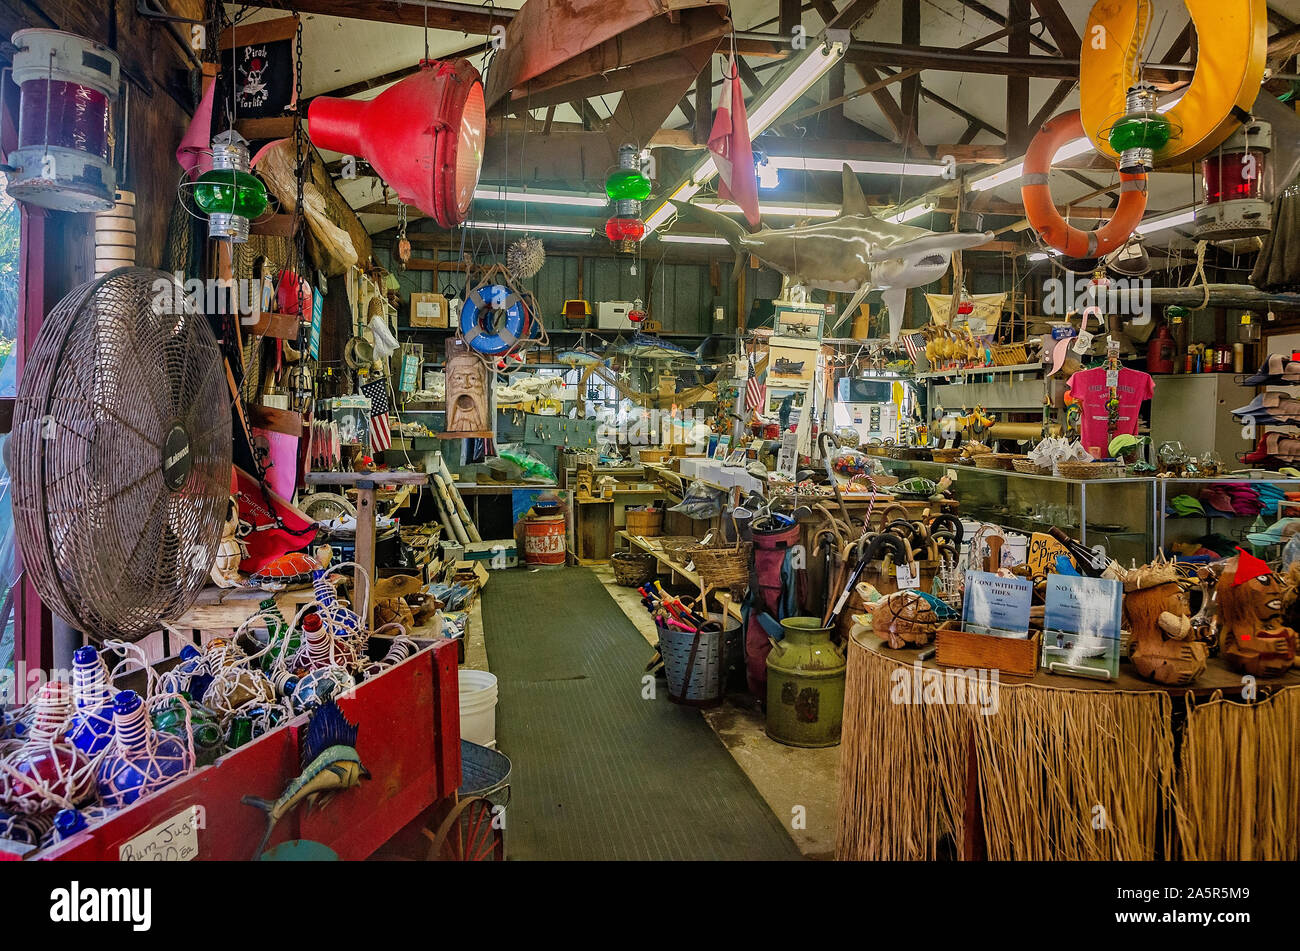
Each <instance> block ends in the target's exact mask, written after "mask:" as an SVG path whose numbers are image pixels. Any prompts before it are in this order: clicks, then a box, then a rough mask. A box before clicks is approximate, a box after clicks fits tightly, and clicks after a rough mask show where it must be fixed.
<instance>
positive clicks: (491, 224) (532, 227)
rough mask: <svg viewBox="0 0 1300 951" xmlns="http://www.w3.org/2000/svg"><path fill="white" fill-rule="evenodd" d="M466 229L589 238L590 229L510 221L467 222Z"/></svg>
mask: <svg viewBox="0 0 1300 951" xmlns="http://www.w3.org/2000/svg"><path fill="white" fill-rule="evenodd" d="M464 227H466V228H484V229H486V230H488V231H536V232H538V233H539V234H580V235H585V236H590V235H591V233H592V229H591V228H575V227H569V226H567V225H543V224H524V223H523V222H522V221H512V222H510V223H508V224H506V223H504V222H500V221H467V222H465V224H464Z"/></svg>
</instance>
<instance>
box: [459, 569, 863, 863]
mask: <svg viewBox="0 0 1300 951" xmlns="http://www.w3.org/2000/svg"><path fill="white" fill-rule="evenodd" d="M592 571H593V572H594V573H595V574H596V576H597V577H598V578H600V580H601V582H602V583H603V584H604V585H605V589H606V590H607V591H608V592H609V593H610V596H611V597H613V599H614V600H615V602H617V603H618V606H619V607H620V608H622V610H623V613H624V614H626V615H627V616H628V618H630V619H631V621H632V623H633V624H634V625H636V629H637V630H638V631H640V632H641V636H642V637H644V638H645V639H646V643H647V644H650V645H653V644H655V643H656V642H657V641H658V634H657V633H656V631H655V626H654V622H653V621H651V620H650V615H649V613H648V612H647V611H646V609H645V608H644V607H643V606H642V604H641V595H640V594H638V593H637V591H636V589H635V588H623V587H619V586H618V585H617V584H615V583H614V572H613V569H611V568H609V567H607V566H602V565H597V566H594V567H593V568H592ZM471 624H472V621H471ZM646 656H647V659H649V655H648V654H647V655H646ZM744 699H745V698H743V697H738V696H734V695H733V696H731V697H729V698H728V699H727V700H726V702H724V703H723V704H722V705H721V706H719V707H712V708H710V709H706V710H701V711H700V712H701V714H702V715H703V717H704V719H705V720H706V721H707V722H708V724H709V726H710V727H712V728H713V732H714V733H716V734H717V735H718V739H720V740H722V744H723V745H724V746H725V747H726V748H727V750H728V752H730V753H731V755H732V756H733V757H734V758H735V760H736V762H737V763H738V764H739V765H740V768H741V769H742V770H744V772H745V775H746V776H748V777H749V781H750V782H751V783H753V784H754V788H755V789H757V790H758V794H759V795H760V796H762V797H763V799H764V801H765V802H767V804H768V806H769V807H770V808H771V809H772V811H773V812H774V813H776V816H777V818H778V819H780V820H781V822H782V824H783V825H784V826H785V828H786V830H787V831H788V832H789V833H790V837H791V838H792V839H794V842H795V845H796V846H798V848H799V851H800V852H802V853H803V855H804V856H805V857H806V858H810V859H829V858H831V857H832V856H833V855H834V851H835V818H836V814H837V809H838V806H839V782H838V773H839V763H840V748H839V747H838V746H832V747H829V748H827V749H821V750H804V749H798V748H796V747H793V746H783V745H782V744H780V743H777V742H775V741H773V740H770V739H768V737H767V734H766V733H765V732H764V719H763V713H762V711H760V710H759V709H758V706H757V703H754V704H753V705H742V704H743V701H744Z"/></svg>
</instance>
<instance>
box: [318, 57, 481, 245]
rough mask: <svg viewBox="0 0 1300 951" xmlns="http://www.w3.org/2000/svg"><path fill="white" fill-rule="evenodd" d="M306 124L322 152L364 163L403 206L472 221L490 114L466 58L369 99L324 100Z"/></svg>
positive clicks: (431, 67)
mask: <svg viewBox="0 0 1300 951" xmlns="http://www.w3.org/2000/svg"><path fill="white" fill-rule="evenodd" d="M307 123H308V135H309V136H310V137H311V141H312V143H313V144H314V145H316V147H317V148H321V149H329V150H331V151H335V152H342V153H344V154H345V155H356V156H360V157H363V158H365V160H366V161H367V162H369V163H370V164H371V166H373V167H374V169H375V171H376V172H378V173H379V175H380V176H381V177H382V178H383V179H384V181H386V182H387V183H388V184H389V185H391V186H392V187H393V188H394V189H396V190H397V195H398V197H399V198H400V199H401V200H402V201H403V202H405V203H406V204H408V205H414V206H415V207H416V208H419V209H420V210H421V211H422V212H424V213H425V214H427V215H430V216H432V217H433V218H434V219H435V220H436V221H437V222H438V224H440V225H441V226H442V227H444V228H451V227H454V226H455V225H458V224H460V223H461V222H463V221H464V220H465V218H466V217H467V216H468V214H469V206H470V202H471V201H473V199H474V188H475V186H476V185H478V176H479V171H480V170H481V169H482V167H483V138H484V135H485V134H486V131H487V116H486V111H485V109H484V106H483V84H482V82H481V81H480V80H479V74H478V70H476V69H475V68H474V67H473V65H471V64H470V63H469V62H468V61H467V60H463V59H457V60H450V61H447V62H435V61H425V62H424V63H422V64H421V69H420V71H419V72H418V73H416V74H415V75H413V76H408V77H407V78H406V79H403V80H402V81H401V82H400V83H397V84H396V85H394V86H392V87H391V88H389V89H388V90H387V91H385V92H384V93H382V94H381V95H379V96H377V97H376V98H374V99H371V100H369V101H355V100H352V99H332V98H330V97H328V96H320V97H318V98H316V99H313V100H312V102H311V105H310V106H309V107H308V109H307Z"/></svg>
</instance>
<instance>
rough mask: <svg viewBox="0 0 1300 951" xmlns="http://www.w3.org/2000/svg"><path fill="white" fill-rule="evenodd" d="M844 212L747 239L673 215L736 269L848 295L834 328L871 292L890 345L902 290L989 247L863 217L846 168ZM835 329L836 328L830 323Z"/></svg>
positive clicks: (729, 225)
mask: <svg viewBox="0 0 1300 951" xmlns="http://www.w3.org/2000/svg"><path fill="white" fill-rule="evenodd" d="M841 176H842V178H843V181H844V206H843V208H842V209H841V210H840V214H839V216H838V217H836V218H828V219H825V220H823V221H817V222H814V223H812V224H805V225H796V226H795V227H793V228H783V229H781V230H774V229H772V228H763V229H761V230H759V231H756V232H754V233H753V234H750V233H749V232H748V231H746V230H745V229H744V228H743V227H741V226H740V225H739V224H737V223H736V222H735V221H733V220H732V219H730V218H728V217H727V216H726V215H721V214H718V213H717V212H714V211H709V210H708V209H706V208H700V207H698V206H696V205H690V204H686V203H684V202H679V201H674V202H673V204H674V205H675V206H676V207H677V210H678V211H682V212H687V213H689V214H693V215H695V216H697V217H699V218H702V219H704V220H706V221H708V222H709V223H710V224H711V225H712V226H713V227H714V228H715V229H716V230H717V232H718V233H719V234H720V235H722V236H723V237H724V238H726V240H727V243H728V244H729V245H731V247H732V248H733V249H734V250H735V252H736V262H737V266H736V268H735V269H734V270H733V271H732V279H733V280H735V279H736V276H737V275H739V273H740V264H741V262H742V260H743V258H744V256H745V255H747V254H752V255H753V256H754V257H756V258H758V260H760V261H762V262H763V263H764V264H766V265H767V266H768V267H770V268H773V269H774V270H777V271H780V272H781V273H782V274H784V275H785V276H786V278H787V279H789V280H790V281H791V282H792V283H794V284H797V285H803V286H804V287H810V288H818V289H820V290H826V291H837V292H840V293H852V294H853V298H852V299H851V300H850V301H849V304H848V306H847V307H846V308H845V309H844V311H843V312H842V315H841V317H840V320H841V322H842V321H843V320H845V319H846V318H847V317H848V316H849V315H850V314H852V313H854V312H855V311H856V310H857V309H858V305H860V304H861V303H862V299H863V298H864V297H866V296H867V292H868V291H871V290H879V291H881V292H882V295H881V296H882V297H883V299H884V301H885V306H886V307H887V308H888V309H889V339H890V342H891V343H897V342H898V336H899V332H900V331H901V330H902V328H903V307H904V305H905V303H906V300H907V289H908V288H909V287H921V286H923V285H925V284H929V283H931V282H932V281H936V280H938V279H939V278H940V277H942V276H943V274H944V272H946V271H947V270H948V266H949V264H950V263H951V262H952V255H953V252H954V251H964V250H966V249H968V248H975V247H979V246H980V245H981V244H985V243H987V242H989V241H992V240H993V233H992V232H991V231H953V232H948V233H945V234H938V233H935V232H933V231H927V230H925V229H924V228H916V227H913V226H912V225H904V224H894V223H893V222H889V221H883V220H881V219H880V218H877V217H876V216H875V215H873V214H872V213H871V209H870V208H868V207H867V199H866V196H865V195H863V193H862V186H861V185H859V184H858V179H857V176H856V175H854V174H853V170H852V169H851V168H849V166H848V164H847V163H846V164H845V165H844V168H843V170H842V172H841ZM837 326H838V324H837Z"/></svg>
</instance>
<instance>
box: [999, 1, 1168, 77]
mask: <svg viewBox="0 0 1300 951" xmlns="http://www.w3.org/2000/svg"><path fill="white" fill-rule="evenodd" d="M1033 4H1034V9H1035V10H1037V11H1038V15H1039V16H1041V17H1042V18H1043V21H1044V22H1045V23H1046V24H1047V32H1048V33H1050V34H1052V39H1053V40H1055V41H1056V46H1057V48H1058V49H1059V50H1060V52H1061V55H1062V56H1078V55H1079V50H1080V47H1081V46H1082V45H1083V44H1082V42H1081V40H1080V39H1079V31H1078V30H1076V29H1075V28H1074V24H1073V23H1071V22H1070V17H1069V15H1068V14H1067V13H1066V12H1065V11H1064V10H1062V9H1061V0H1033ZM1011 21H1012V22H1013V23H1014V22H1015V16H1014V14H1013V15H1012V16H1011ZM1165 62H1169V61H1168V60H1165Z"/></svg>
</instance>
